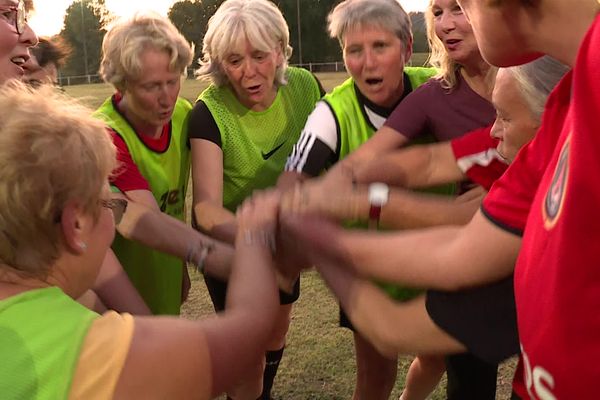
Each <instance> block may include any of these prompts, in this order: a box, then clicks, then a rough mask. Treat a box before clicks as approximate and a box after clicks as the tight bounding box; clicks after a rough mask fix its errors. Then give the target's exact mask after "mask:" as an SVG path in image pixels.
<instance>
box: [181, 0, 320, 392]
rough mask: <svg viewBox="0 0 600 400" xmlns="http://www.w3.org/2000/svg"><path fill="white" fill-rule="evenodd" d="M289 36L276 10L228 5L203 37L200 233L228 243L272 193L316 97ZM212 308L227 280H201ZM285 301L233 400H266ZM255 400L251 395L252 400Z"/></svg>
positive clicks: (279, 350)
mask: <svg viewBox="0 0 600 400" xmlns="http://www.w3.org/2000/svg"><path fill="white" fill-rule="evenodd" d="M291 52H292V49H291V47H290V46H289V30H288V26H287V23H286V22H285V19H284V18H283V15H282V14H281V12H280V10H279V9H278V8H277V6H276V5H275V4H274V3H272V2H270V1H267V0H227V1H225V2H223V4H221V6H220V7H219V9H218V10H217V11H216V13H215V14H214V15H213V17H212V18H211V20H210V22H209V24H208V29H207V32H206V35H205V36H204V45H203V56H202V60H201V68H200V70H199V71H198V75H199V76H200V77H201V78H205V79H208V80H210V82H211V85H210V86H209V87H208V88H207V89H206V90H205V91H203V92H202V93H201V94H200V96H199V98H198V101H197V103H196V105H195V106H194V109H193V110H192V112H191V115H190V122H189V138H190V143H191V148H192V177H193V182H194V216H195V219H194V220H195V223H196V224H197V226H198V228H199V229H201V230H202V231H204V232H206V233H208V234H209V235H211V236H212V237H214V238H218V239H221V240H224V241H226V242H229V243H231V242H232V241H233V240H234V237H235V231H236V224H237V221H236V218H235V214H234V213H235V211H236V209H237V208H238V206H239V205H240V204H241V203H242V201H243V200H244V199H245V198H246V197H248V196H249V195H251V194H252V192H253V191H254V190H257V189H264V188H267V187H270V186H273V185H274V184H275V183H276V181H277V177H278V176H279V174H280V173H281V171H282V170H283V167H284V164H285V160H286V157H287V156H288V154H289V153H290V151H291V150H292V146H293V144H294V143H295V142H296V141H297V139H298V137H299V135H300V131H301V130H302V127H303V126H304V123H305V122H306V118H307V117H308V114H309V113H310V112H311V111H312V109H313V107H314V105H315V103H316V102H317V100H318V99H319V98H320V97H321V89H320V85H319V83H318V81H317V80H316V78H315V77H314V76H313V75H312V74H311V73H310V72H308V71H306V70H303V69H300V68H292V67H288V65H287V63H288V59H289V57H290V55H291ZM205 281H206V283H207V286H208V288H209V291H210V293H211V298H212V300H213V304H214V305H215V309H217V310H220V309H222V308H223V306H224V299H225V288H226V283H225V282H224V281H221V280H218V279H214V278H213V277H212V276H209V275H206V276H205ZM298 291H299V288H298V284H296V287H295V288H294V293H293V294H291V295H290V294H287V295H285V294H282V299H281V302H282V306H281V309H280V313H279V323H278V328H277V329H276V331H274V335H273V338H272V339H273V340H272V342H271V343H270V346H269V348H268V349H269V352H268V353H267V355H266V368H265V370H264V380H263V379H260V376H262V375H263V372H262V367H261V366H257V368H256V369H255V371H254V372H251V373H249V374H250V375H255V377H254V378H252V377H250V375H249V379H248V382H249V383H248V385H242V386H241V387H240V388H239V390H237V391H236V392H235V393H230V396H231V397H233V398H252V393H253V392H257V396H258V395H259V394H260V393H261V391H260V390H258V389H260V386H261V385H260V384H261V383H262V386H263V387H264V389H263V390H262V395H261V397H260V398H262V399H269V398H270V391H271V386H272V383H273V379H274V377H275V374H276V372H277V368H278V365H279V361H280V359H281V357H282V354H283V347H284V344H285V336H286V333H287V330H288V327H289V319H290V312H291V303H293V302H294V301H295V300H296V299H297V297H298V294H299V292H298ZM254 398H256V396H255V397H254Z"/></svg>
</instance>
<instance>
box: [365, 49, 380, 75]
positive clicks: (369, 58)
mask: <svg viewBox="0 0 600 400" xmlns="http://www.w3.org/2000/svg"><path fill="white" fill-rule="evenodd" d="M364 57H365V58H364V63H365V68H366V69H369V70H370V69H374V68H375V67H377V56H376V54H375V53H374V52H373V50H371V49H366V50H365V53H364Z"/></svg>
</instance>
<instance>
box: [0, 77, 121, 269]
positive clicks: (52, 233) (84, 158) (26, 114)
mask: <svg viewBox="0 0 600 400" xmlns="http://www.w3.org/2000/svg"><path fill="white" fill-rule="evenodd" d="M90 113H91V110H89V109H88V108H87V107H84V106H82V105H80V104H78V103H76V102H75V101H74V100H72V99H68V98H67V97H66V96H65V95H63V94H60V93H59V92H58V91H56V90H55V89H53V88H52V87H50V86H45V87H41V88H40V89H38V90H36V91H33V89H30V88H27V87H25V86H24V85H23V84H22V83H20V82H15V81H12V82H9V83H7V84H5V85H4V86H3V87H1V88H0V165H2V168H0V263H3V264H6V265H8V266H9V267H12V268H14V269H16V270H18V271H22V272H25V273H27V274H30V275H34V276H40V275H45V274H46V273H47V271H48V267H49V266H50V265H51V264H52V263H53V262H54V261H55V260H56V259H57V258H58V257H59V255H60V252H61V251H62V246H63V242H62V234H61V228H60V224H59V223H57V220H58V218H60V215H61V212H62V209H63V208H64V206H65V204H67V202H69V201H73V200H75V201H77V202H78V203H79V204H81V207H82V208H83V210H84V211H85V212H88V213H90V215H93V216H94V217H98V215H99V206H98V200H99V199H100V196H101V195H102V191H103V190H105V188H106V185H107V179H108V177H109V174H110V173H111V171H112V170H113V169H114V168H115V166H116V158H115V147H114V145H113V143H112V140H111V138H110V136H109V134H108V132H107V131H106V128H105V126H104V124H103V123H102V122H101V121H99V120H96V119H94V118H92V117H91V114H90Z"/></svg>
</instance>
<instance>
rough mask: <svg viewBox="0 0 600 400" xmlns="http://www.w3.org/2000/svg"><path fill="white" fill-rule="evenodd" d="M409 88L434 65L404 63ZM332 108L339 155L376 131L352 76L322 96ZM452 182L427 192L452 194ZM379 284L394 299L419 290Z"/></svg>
mask: <svg viewBox="0 0 600 400" xmlns="http://www.w3.org/2000/svg"><path fill="white" fill-rule="evenodd" d="M404 72H405V73H406V75H407V76H408V78H409V80H410V83H411V86H412V89H413V90H414V89H416V88H417V87H419V86H420V85H422V84H423V83H425V82H427V81H428V80H429V79H430V78H432V77H433V76H435V75H436V74H437V70H436V69H435V68H420V67H405V68H404ZM323 100H325V101H326V102H327V103H328V104H329V105H330V107H331V109H332V110H333V112H334V114H335V118H336V120H337V123H338V126H339V129H340V132H339V134H340V137H339V138H340V143H339V149H340V150H339V153H338V155H339V159H340V160H341V159H342V158H344V157H346V156H347V155H348V154H350V153H351V152H352V151H354V150H356V149H357V148H358V147H359V146H360V145H361V144H363V143H364V142H366V141H367V140H369V138H371V136H373V134H374V133H375V129H374V127H373V126H372V125H371V124H370V123H369V122H368V121H367V120H366V119H365V117H364V111H363V106H362V105H361V104H360V103H359V101H358V98H357V97H356V91H355V88H354V80H353V79H352V78H349V79H347V80H346V81H345V82H344V83H342V84H341V85H339V86H338V87H336V88H335V89H334V90H333V91H332V92H331V93H329V94H327V95H325V97H323ZM433 141H435V139H434V138H433V137H432V136H427V137H421V138H416V139H415V140H412V141H411V142H410V143H409V144H415V143H429V142H433ZM454 190H455V185H443V186H440V187H436V188H432V189H431V190H426V191H428V192H435V193H445V194H453V193H454ZM347 226H348V227H357V226H362V227H364V224H357V223H349V224H348V225H347ZM379 285H380V286H381V287H382V288H384V289H385V291H386V292H387V293H388V294H389V295H390V296H392V297H393V298H394V299H396V300H400V301H403V300H408V299H411V298H413V297H415V296H416V295H418V294H420V293H421V290H419V289H413V288H406V287H401V286H398V285H394V284H388V283H383V282H380V283H379Z"/></svg>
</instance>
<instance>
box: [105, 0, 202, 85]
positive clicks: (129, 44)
mask: <svg viewBox="0 0 600 400" xmlns="http://www.w3.org/2000/svg"><path fill="white" fill-rule="evenodd" d="M149 48H150V49H155V50H159V51H165V52H166V53H167V54H169V56H170V57H171V62H170V68H171V69H172V70H173V71H177V72H180V73H181V74H182V75H184V74H185V73H186V69H187V67H188V66H189V65H190V64H191V63H192V59H193V52H192V47H191V45H190V44H189V43H188V42H187V41H186V40H185V38H184V37H183V35H182V34H181V33H179V31H178V30H177V28H176V27H175V26H174V25H173V24H172V23H171V21H169V19H168V18H167V17H163V16H161V15H159V14H157V13H154V12H145V13H137V14H135V15H134V16H133V17H131V18H122V19H119V20H117V21H115V23H114V24H113V25H111V26H110V27H109V29H108V32H107V33H106V35H105V36H104V40H103V41H102V62H101V64H100V75H101V76H102V79H104V81H105V82H107V83H110V84H112V85H113V86H114V87H115V88H116V89H118V90H124V88H125V85H126V83H127V80H128V79H138V78H139V74H140V71H141V68H142V64H141V61H140V58H141V56H142V54H143V52H144V51H146V50H147V49H149Z"/></svg>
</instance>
